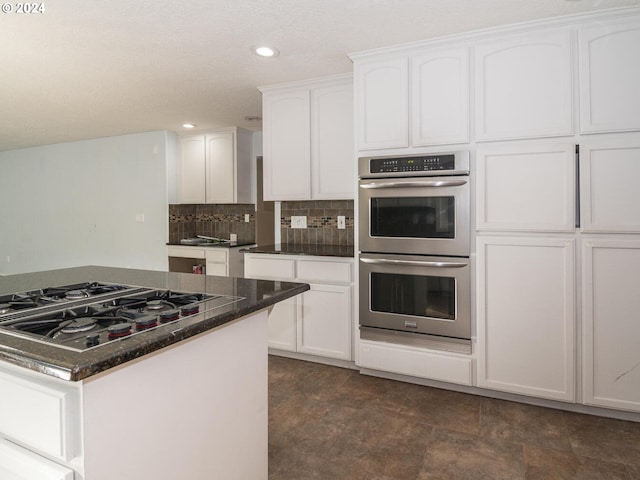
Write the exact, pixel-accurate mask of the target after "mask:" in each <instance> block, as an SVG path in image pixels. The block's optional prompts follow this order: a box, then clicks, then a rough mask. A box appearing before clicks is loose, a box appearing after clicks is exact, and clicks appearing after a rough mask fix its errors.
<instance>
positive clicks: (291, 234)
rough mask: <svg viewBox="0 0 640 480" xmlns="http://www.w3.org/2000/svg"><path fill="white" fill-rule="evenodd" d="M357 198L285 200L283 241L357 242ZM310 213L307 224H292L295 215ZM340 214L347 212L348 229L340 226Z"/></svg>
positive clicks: (313, 243) (281, 229)
mask: <svg viewBox="0 0 640 480" xmlns="http://www.w3.org/2000/svg"><path fill="white" fill-rule="evenodd" d="M353 204H354V202H353V200H313V201H304V202H302V201H301V202H282V204H281V206H280V236H281V242H282V243H289V244H307V245H318V244H325V245H353V232H354V229H353V224H354V215H353V208H354V207H353ZM292 215H293V216H301V215H304V216H306V217H307V228H291V216H292ZM338 215H344V216H345V227H346V228H345V229H340V230H338Z"/></svg>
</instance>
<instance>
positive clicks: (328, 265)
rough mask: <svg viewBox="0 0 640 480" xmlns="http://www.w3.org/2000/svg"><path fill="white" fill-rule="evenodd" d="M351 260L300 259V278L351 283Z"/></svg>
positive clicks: (307, 280)
mask: <svg viewBox="0 0 640 480" xmlns="http://www.w3.org/2000/svg"><path fill="white" fill-rule="evenodd" d="M351 272H352V268H351V262H325V261H316V260H299V261H298V278H297V280H299V281H301V282H322V283H351V282H352V281H353V280H352V273H351Z"/></svg>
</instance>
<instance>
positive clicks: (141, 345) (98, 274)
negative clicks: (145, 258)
mask: <svg viewBox="0 0 640 480" xmlns="http://www.w3.org/2000/svg"><path fill="white" fill-rule="evenodd" d="M95 281H100V282H108V283H114V284H127V285H132V286H137V287H147V288H149V289H166V290H178V291H186V292H198V293H205V294H213V295H225V296H232V297H237V298H238V300H237V301H235V302H233V303H230V304H228V305H225V306H221V307H217V308H215V309H213V310H210V311H206V312H203V313H201V314H199V315H197V316H195V317H194V318H187V319H180V320H177V321H175V322H171V323H169V324H166V325H161V326H160V327H158V328H155V329H153V330H151V331H148V332H144V334H142V335H136V336H134V337H132V338H125V339H123V340H122V341H113V342H109V343H108V344H103V345H100V346H99V347H98V348H92V349H90V350H86V351H72V350H68V349H64V348H59V347H57V346H52V345H49V344H46V343H43V342H38V341H33V340H32V339H29V338H22V337H20V336H16V335H12V334H7V332H3V331H2V328H0V360H3V361H6V362H9V363H12V364H15V365H18V366H21V367H24V368H28V369H30V370H35V371H38V372H41V373H44V374H47V375H51V376H54V377H57V378H61V379H63V380H70V381H77V380H82V379H84V378H87V377H90V376H92V375H95V374H97V373H100V372H103V371H106V370H108V369H110V368H113V367H116V366H119V365H122V364H124V363H126V362H129V361H131V360H134V359H137V358H139V357H142V356H144V355H147V354H149V353H152V352H155V351H157V350H159V349H162V348H164V347H167V346H169V345H173V344H175V343H178V342H180V341H182V340H185V339H187V338H190V337H193V336H195V335H198V334H201V333H203V332H206V331H208V330H211V329H214V328H216V327H219V326H221V325H224V324H226V323H229V322H232V321H234V320H237V319H239V318H241V317H243V316H246V315H249V314H251V313H253V312H256V311H259V310H262V309H265V308H269V307H271V306H272V305H274V304H276V303H278V302H280V301H282V300H285V299H287V298H290V297H292V296H295V295H298V294H300V293H303V292H304V291H306V290H309V286H308V285H307V284H301V283H289V282H276V281H268V280H253V279H244V278H230V277H217V276H205V275H192V274H182V273H169V272H159V271H150V270H135V269H125V268H113V267H99V266H87V267H77V268H67V269H60V270H49V271H44V272H36V273H27V274H17V275H11V276H7V277H0V295H2V294H9V293H12V292H21V291H28V290H35V289H41V288H46V287H53V286H60V285H65V284H73V283H80V282H95ZM0 327H2V321H0Z"/></svg>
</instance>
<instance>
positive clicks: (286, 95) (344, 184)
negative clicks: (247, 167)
mask: <svg viewBox="0 0 640 480" xmlns="http://www.w3.org/2000/svg"><path fill="white" fill-rule="evenodd" d="M260 90H261V91H262V105H263V117H264V123H263V129H264V130H263V142H264V144H263V149H264V199H265V200H276V201H277V200H316V199H352V198H354V175H355V159H354V150H353V77H352V76H351V75H340V76H336V77H328V78H325V79H315V80H309V81H305V82H299V83H294V84H287V85H274V86H271V87H263V88H261V89H260Z"/></svg>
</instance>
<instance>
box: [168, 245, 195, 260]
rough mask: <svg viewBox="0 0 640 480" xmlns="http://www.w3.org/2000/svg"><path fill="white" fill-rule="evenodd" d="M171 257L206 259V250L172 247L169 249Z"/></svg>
mask: <svg viewBox="0 0 640 480" xmlns="http://www.w3.org/2000/svg"><path fill="white" fill-rule="evenodd" d="M168 253H169V255H168V256H169V257H180V258H204V249H202V248H196V247H179V246H171V247H169V248H168Z"/></svg>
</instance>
